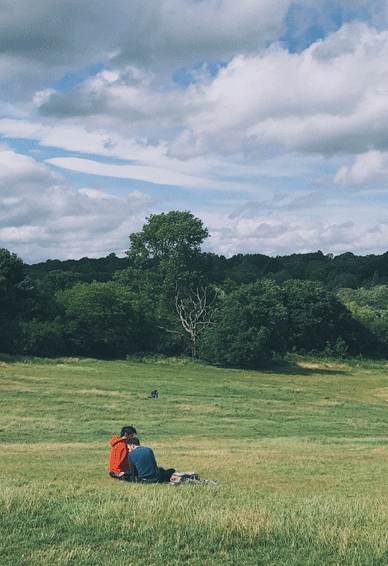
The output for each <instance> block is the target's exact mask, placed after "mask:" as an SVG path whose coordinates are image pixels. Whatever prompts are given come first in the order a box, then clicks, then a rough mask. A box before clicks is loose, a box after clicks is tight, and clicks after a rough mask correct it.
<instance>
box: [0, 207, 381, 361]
mask: <svg viewBox="0 0 388 566" xmlns="http://www.w3.org/2000/svg"><path fill="white" fill-rule="evenodd" d="M146 220H147V222H146V223H145V224H144V226H143V229H142V230H141V231H140V232H136V233H133V234H131V235H130V237H129V238H130V245H129V249H128V251H127V254H126V255H127V257H126V258H117V257H116V256H115V254H110V255H109V256H108V257H107V258H101V259H96V260H93V259H89V258H82V259H81V260H67V261H64V262H60V261H59V260H48V261H47V262H45V263H40V264H35V265H26V264H25V263H24V262H23V260H22V259H21V258H19V257H18V256H17V255H16V254H13V253H11V252H10V251H8V250H6V249H0V316H1V319H0V340H1V347H0V351H2V352H3V353H8V354H15V355H28V356H42V357H58V356H87V357H98V358H125V357H127V356H129V355H135V354H138V355H143V354H151V353H152V354H163V355H168V356H171V355H174V356H177V355H189V356H193V357H196V358H199V359H203V360H204V361H206V362H208V363H212V364H217V365H222V366H229V367H242V368H243V367H247V368H255V367H260V366H262V365H263V364H266V363H267V362H269V361H271V360H272V359H273V358H274V357H278V356H282V355H284V354H285V353H286V352H290V351H294V352H299V353H308V352H313V353H315V354H324V355H330V356H336V357H346V356H358V355H362V356H371V357H384V356H386V354H387V348H388V255H387V254H383V255H382V256H365V257H359V256H354V255H353V254H351V253H347V254H342V255H341V256H336V257H334V256H332V255H330V254H327V255H324V254H323V253H322V252H317V253H312V254H293V255H291V256H283V257H276V258H271V257H268V256H265V255H260V254H248V255H237V256H233V257H232V258H229V259H226V258H225V257H223V256H217V255H216V254H210V253H205V252H203V251H202V249H201V246H202V244H203V242H204V241H205V240H206V238H208V237H209V234H208V230H207V229H206V228H205V227H204V226H203V223H202V221H201V220H200V219H198V218H196V217H194V215H193V214H191V213H190V212H188V211H184V212H180V211H171V212H169V213H167V214H164V213H162V214H158V215H151V216H150V217H149V218H147V219H146Z"/></svg>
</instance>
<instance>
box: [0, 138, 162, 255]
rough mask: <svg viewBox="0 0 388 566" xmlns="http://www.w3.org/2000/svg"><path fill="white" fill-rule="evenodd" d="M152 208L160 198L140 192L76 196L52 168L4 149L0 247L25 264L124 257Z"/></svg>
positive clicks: (0, 152) (1, 157)
mask: <svg viewBox="0 0 388 566" xmlns="http://www.w3.org/2000/svg"><path fill="white" fill-rule="evenodd" d="M152 204H155V198H153V197H151V196H150V195H147V194H144V193H140V192H139V191H134V192H133V193H129V194H128V195H127V196H126V197H125V198H117V197H114V196H112V195H109V194H108V193H105V192H103V191H98V190H96V189H93V188H84V189H80V190H78V191H76V190H74V189H73V188H72V187H71V185H70V183H69V182H68V181H67V180H66V178H65V177H63V176H62V175H59V174H58V173H54V172H53V171H51V170H50V168H49V167H48V166H47V165H44V164H41V163H37V162H36V161H34V160H33V159H32V158H30V157H26V156H24V155H21V154H18V153H16V152H14V151H12V150H10V149H8V148H2V149H1V150H0V246H1V247H5V248H8V249H10V250H11V251H16V252H17V253H19V254H20V256H21V257H22V258H23V259H25V261H30V262H31V261H40V260H43V259H47V257H50V258H52V259H53V258H58V257H59V258H61V259H65V258H68V257H77V255H78V250H81V249H82V250H83V253H82V254H81V255H90V256H91V257H96V256H97V257H101V255H104V252H106V254H109V253H111V252H112V250H113V251H117V252H118V253H119V252H121V253H122V252H123V251H124V249H123V247H124V246H126V245H127V238H128V236H129V234H130V233H131V232H132V231H133V230H135V229H139V228H140V227H141V224H142V221H143V218H144V214H145V212H147V211H148V210H149V209H150V206H151V205H152ZM24 254H26V255H25V256H24Z"/></svg>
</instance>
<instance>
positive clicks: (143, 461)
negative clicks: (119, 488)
mask: <svg viewBox="0 0 388 566" xmlns="http://www.w3.org/2000/svg"><path fill="white" fill-rule="evenodd" d="M127 443H128V450H129V453H128V460H129V465H130V466H131V471H132V474H133V479H132V481H140V482H142V483H167V482H169V481H170V478H171V476H172V474H173V473H174V472H175V470H174V469H173V468H170V469H168V470H165V469H164V468H161V467H160V466H158V465H157V463H156V459H155V455H154V452H153V450H151V448H148V446H140V441H139V439H138V438H136V437H133V438H129V439H128V440H127Z"/></svg>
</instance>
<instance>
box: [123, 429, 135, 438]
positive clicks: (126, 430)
mask: <svg viewBox="0 0 388 566" xmlns="http://www.w3.org/2000/svg"><path fill="white" fill-rule="evenodd" d="M124 434H137V432H136V429H135V428H133V426H123V428H122V429H121V433H120V437H121V438H122V437H123V436H124Z"/></svg>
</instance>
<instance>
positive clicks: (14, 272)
mask: <svg viewBox="0 0 388 566" xmlns="http://www.w3.org/2000/svg"><path fill="white" fill-rule="evenodd" d="M33 291H34V288H33V284H32V282H31V281H30V279H29V278H28V277H26V276H25V271H24V263H23V260H22V259H20V258H19V257H18V256H17V255H16V254H14V253H11V252H10V251H8V250H7V249H5V248H1V249H0V351H2V352H7V353H15V348H16V343H17V342H18V340H19V338H20V322H21V320H22V319H23V318H24V317H26V316H28V312H29V311H30V309H31V308H32V304H31V300H32V297H33V294H34V293H33Z"/></svg>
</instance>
